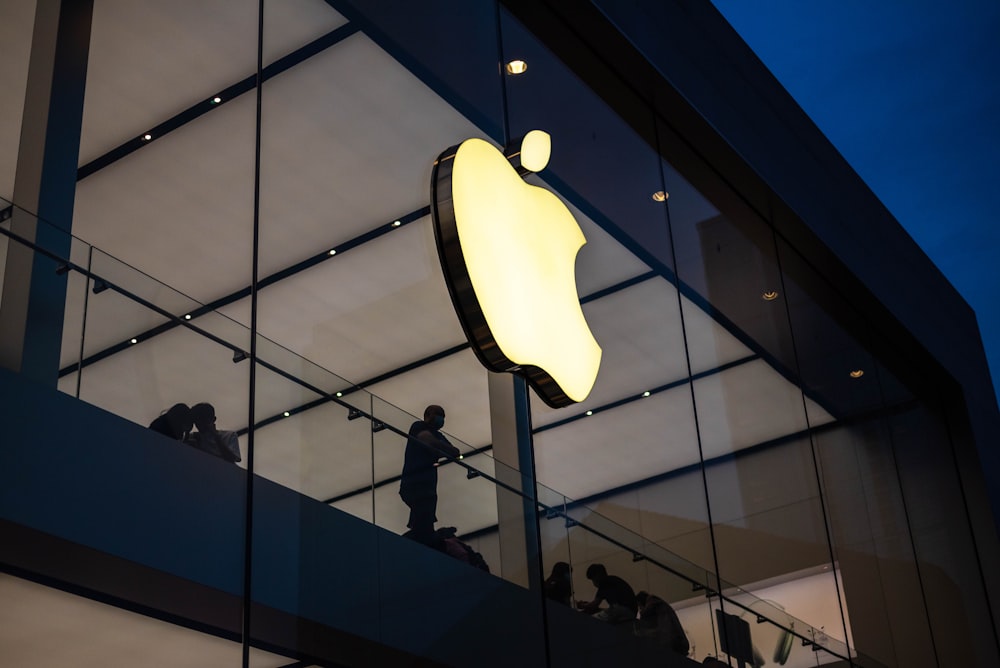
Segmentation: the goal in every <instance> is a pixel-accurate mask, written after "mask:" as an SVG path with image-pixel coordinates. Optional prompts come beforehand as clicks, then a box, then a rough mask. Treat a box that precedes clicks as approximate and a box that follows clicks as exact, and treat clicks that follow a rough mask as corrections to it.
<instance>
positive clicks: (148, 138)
mask: <svg viewBox="0 0 1000 668" xmlns="http://www.w3.org/2000/svg"><path fill="white" fill-rule="evenodd" d="M152 138H153V135H151V134H144V135H143V136H142V140H143V141H149V140H150V139H152Z"/></svg>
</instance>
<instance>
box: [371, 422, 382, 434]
mask: <svg viewBox="0 0 1000 668" xmlns="http://www.w3.org/2000/svg"><path fill="white" fill-rule="evenodd" d="M383 429H385V422H379V421H378V420H372V433H375V432H379V431H382V430H383Z"/></svg>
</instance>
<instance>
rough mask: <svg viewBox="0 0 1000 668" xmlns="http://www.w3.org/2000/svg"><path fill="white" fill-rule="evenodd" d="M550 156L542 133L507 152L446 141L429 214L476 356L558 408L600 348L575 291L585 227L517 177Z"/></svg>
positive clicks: (585, 381)
mask: <svg viewBox="0 0 1000 668" xmlns="http://www.w3.org/2000/svg"><path fill="white" fill-rule="evenodd" d="M550 155H551V138H550V137H549V135H548V134H547V133H545V132H543V131H541V130H532V131H531V132H529V133H528V134H527V135H525V137H524V139H523V140H522V141H521V142H520V145H519V146H518V148H517V150H516V151H513V152H511V153H510V157H508V156H505V155H504V153H502V152H500V151H499V150H498V149H497V148H496V147H494V146H493V145H492V144H490V143H488V142H486V141H483V140H482V139H467V140H466V141H464V142H462V143H461V144H457V145H455V146H452V147H451V148H449V149H448V150H446V151H444V152H443V153H442V154H441V155H440V156H438V159H437V160H436V161H435V163H434V168H433V172H432V175H431V212H432V215H433V220H434V238H435V240H436V242H437V247H438V257H439V258H440V260H441V268H442V270H443V272H444V276H445V282H446V283H447V285H448V292H449V294H450V295H451V300H452V303H453V305H454V306H455V311H456V313H457V314H458V319H459V321H460V322H461V324H462V328H463V329H464V330H465V334H466V337H467V338H468V339H469V342H470V344H471V345H472V349H473V351H474V352H475V354H476V356H477V357H478V359H479V361H480V362H481V363H482V364H483V366H485V367H486V368H487V369H490V370H491V371H499V372H504V371H508V372H513V373H520V374H522V375H523V376H524V377H525V378H526V379H527V381H528V382H529V384H530V385H531V386H532V387H533V388H534V389H535V391H536V392H537V393H538V396H539V397H540V398H541V399H542V400H543V401H544V402H545V403H546V404H548V405H549V406H552V407H553V408H561V407H563V406H568V405H570V404H573V403H575V402H579V401H583V400H584V399H585V398H586V397H587V395H589V394H590V390H591V389H592V388H593V386H594V382H595V381H596V379H597V372H598V369H599V368H600V363H601V348H600V346H599V345H598V344H597V341H596V340H595V339H594V335H593V334H592V333H591V331H590V327H589V326H588V325H587V321H586V319H585V318H584V315H583V309H582V308H581V307H580V298H579V295H578V293H577V288H576V256H577V253H578V252H579V250H580V249H581V248H582V247H583V245H584V244H585V243H587V240H586V238H584V236H583V231H582V230H581V229H580V225H579V224H578V223H577V222H576V219H575V218H574V217H573V214H572V213H571V212H570V210H569V209H568V208H566V205H565V204H563V202H562V201H561V200H560V199H559V198H558V197H556V196H555V195H554V194H552V193H551V192H549V191H548V190H546V189H545V188H540V187H538V186H534V185H531V184H529V183H527V182H525V180H524V176H525V175H526V174H528V173H530V172H537V171H539V170H541V169H544V168H545V166H546V165H547V164H548V161H549V156H550Z"/></svg>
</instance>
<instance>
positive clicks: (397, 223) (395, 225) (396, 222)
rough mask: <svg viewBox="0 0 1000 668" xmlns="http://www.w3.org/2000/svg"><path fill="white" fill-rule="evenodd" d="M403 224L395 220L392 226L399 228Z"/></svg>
mask: <svg viewBox="0 0 1000 668" xmlns="http://www.w3.org/2000/svg"><path fill="white" fill-rule="evenodd" d="M402 224H403V222H402V221H400V220H394V221H392V226H393V227H399V226H400V225H402Z"/></svg>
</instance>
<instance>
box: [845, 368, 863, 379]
mask: <svg viewBox="0 0 1000 668" xmlns="http://www.w3.org/2000/svg"><path fill="white" fill-rule="evenodd" d="M849 375H850V376H851V378H861V376H863V375H865V371H864V369H855V370H854V371H852V372H851V373H850V374H849Z"/></svg>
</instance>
